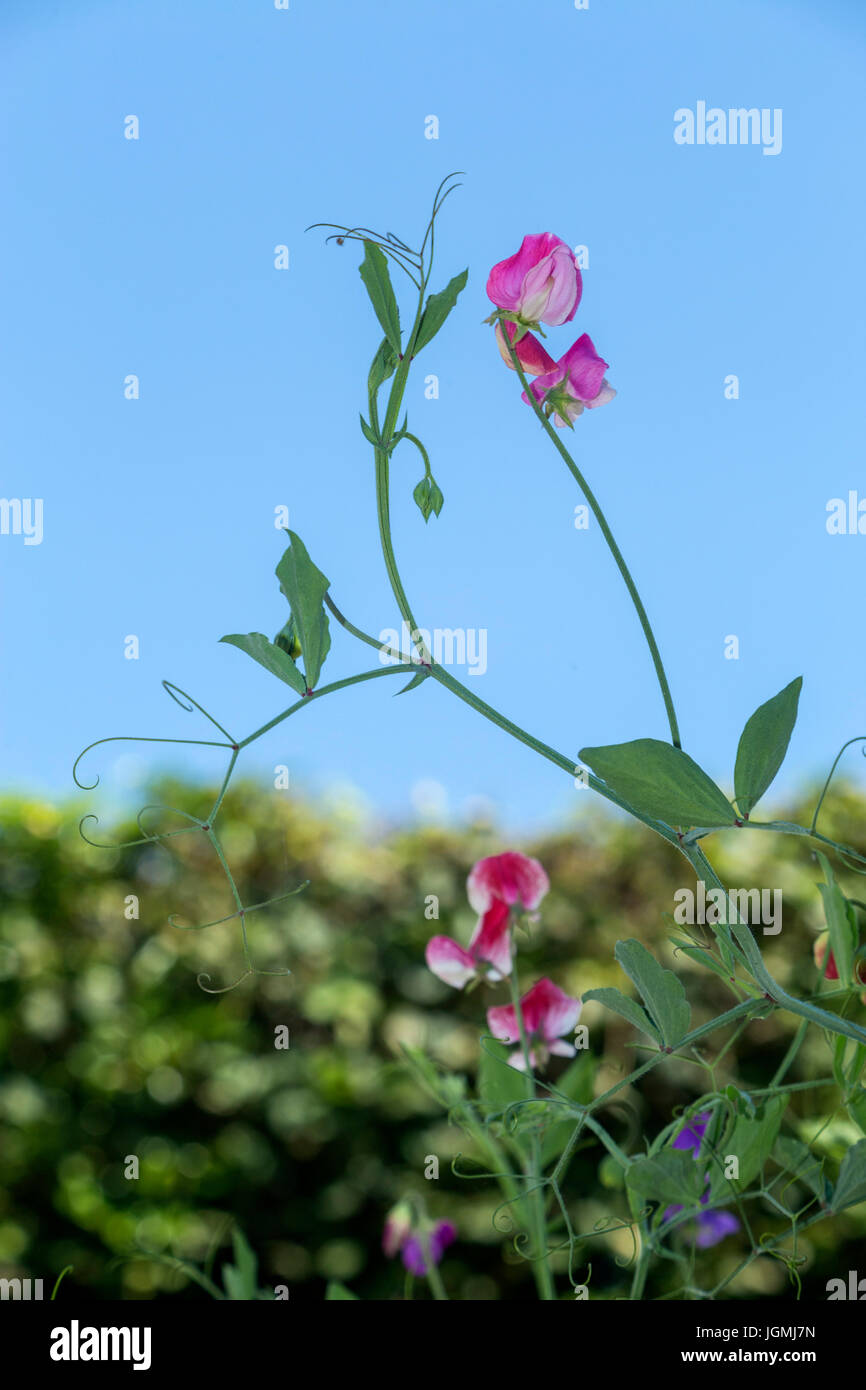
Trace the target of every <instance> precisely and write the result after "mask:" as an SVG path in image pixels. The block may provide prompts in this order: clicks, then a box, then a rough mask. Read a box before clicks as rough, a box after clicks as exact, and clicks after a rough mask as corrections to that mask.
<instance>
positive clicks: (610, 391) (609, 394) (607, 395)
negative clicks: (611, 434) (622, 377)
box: [584, 377, 616, 410]
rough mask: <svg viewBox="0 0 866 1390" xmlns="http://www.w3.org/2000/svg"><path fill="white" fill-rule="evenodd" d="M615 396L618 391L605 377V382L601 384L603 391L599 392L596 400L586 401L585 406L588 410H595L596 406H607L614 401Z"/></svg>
mask: <svg viewBox="0 0 866 1390" xmlns="http://www.w3.org/2000/svg"><path fill="white" fill-rule="evenodd" d="M615 395H616V391H615V390H614V388H613V387H612V386H611V384H610V382H609V381H608V380H607V378H606V377H605V379H604V381H603V382H602V383H601V390H600V391H599V393H598V395H597V396H596V398H595V400H593V401H585V402H584V404H585V405H586V408H587V410H595V408H596V406H599V405H607V403H608V401H612V400H613V398H614V396H615Z"/></svg>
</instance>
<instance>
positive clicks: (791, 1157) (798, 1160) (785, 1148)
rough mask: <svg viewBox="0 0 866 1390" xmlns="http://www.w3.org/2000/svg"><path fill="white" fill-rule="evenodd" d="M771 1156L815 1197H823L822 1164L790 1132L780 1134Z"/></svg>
mask: <svg viewBox="0 0 866 1390" xmlns="http://www.w3.org/2000/svg"><path fill="white" fill-rule="evenodd" d="M773 1158H774V1159H775V1161H776V1162H777V1163H778V1164H779V1165H780V1167H782V1168H784V1169H785V1172H786V1173H790V1174H791V1175H792V1177H795V1178H796V1179H797V1181H798V1182H801V1183H802V1184H803V1185H804V1187H808V1188H809V1190H810V1191H811V1192H814V1193H815V1196H816V1197H820V1198H821V1200H822V1201H823V1199H824V1190H825V1182H824V1174H823V1171H822V1169H823V1165H822V1163H821V1160H820V1159H819V1158H816V1157H815V1155H814V1154H813V1153H812V1151H811V1149H808V1148H807V1147H806V1145H805V1144H803V1143H801V1141H800V1140H799V1139H794V1138H793V1137H792V1136H791V1135H790V1134H780V1135H779V1137H778V1139H777V1140H776V1143H775V1145H774V1147H773Z"/></svg>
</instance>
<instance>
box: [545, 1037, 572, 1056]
mask: <svg viewBox="0 0 866 1390" xmlns="http://www.w3.org/2000/svg"><path fill="white" fill-rule="evenodd" d="M547 1050H548V1052H549V1053H551V1055H552V1056H554V1057H574V1056H575V1055H576V1053H577V1048H575V1047H572V1045H571V1043H567V1042H563V1041H562V1039H561V1038H556V1039H555V1041H554V1042H552V1043H548V1044H547Z"/></svg>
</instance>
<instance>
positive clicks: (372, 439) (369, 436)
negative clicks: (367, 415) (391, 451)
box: [358, 415, 382, 448]
mask: <svg viewBox="0 0 866 1390" xmlns="http://www.w3.org/2000/svg"><path fill="white" fill-rule="evenodd" d="M358 418H359V419H360V421H361V433H362V435H363V436H364V438H365V439H366V441H367V443H368V444H372V445H373V446H374V447H375V448H378V447H379V445H380V444H381V442H382V441H381V439H380V438H379V436H378V435H377V434H375V433H374V432H373V430H372V429H371V428H370V426H369V425H368V424H367V421H366V420H365V419H364V417H363V415H359V417H358Z"/></svg>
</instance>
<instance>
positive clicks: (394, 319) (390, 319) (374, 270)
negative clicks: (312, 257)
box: [359, 241, 401, 357]
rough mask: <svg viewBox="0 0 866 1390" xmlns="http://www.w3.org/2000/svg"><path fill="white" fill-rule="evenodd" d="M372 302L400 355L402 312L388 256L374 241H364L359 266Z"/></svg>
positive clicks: (384, 330)
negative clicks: (361, 259)
mask: <svg viewBox="0 0 866 1390" xmlns="http://www.w3.org/2000/svg"><path fill="white" fill-rule="evenodd" d="M359 270H360V272H361V279H362V280H363V281H364V285H365V287H366V290H367V293H368V295H369V296H370V303H371V304H372V305H373V309H374V310H375V313H376V318H377V319H378V320H379V323H380V324H381V325H382V332H383V333H384V334H385V337H386V338H387V340H388V342H389V343H390V345H391V347H392V348H393V350H394V352H395V353H396V354H397V356H398V357H399V356H400V351H401V346H400V313H399V310H398V308H397V300H396V298H395V296H394V287H393V285H392V284H391V276H390V274H389V273H388V258H387V256H386V255H385V253H384V251H382V250H381V249H380V248H379V247H378V246H377V245H376V244H375V242H373V241H365V242H364V259H363V261H362V262H361V265H360V266H359Z"/></svg>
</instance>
